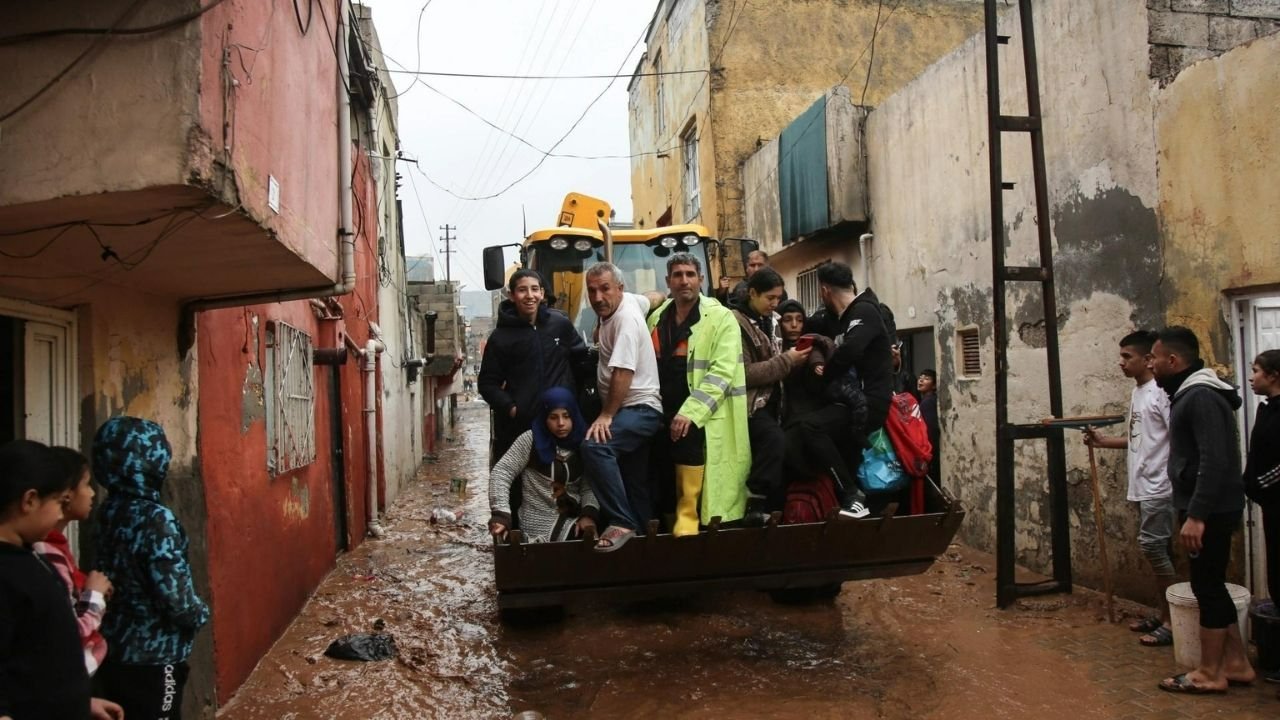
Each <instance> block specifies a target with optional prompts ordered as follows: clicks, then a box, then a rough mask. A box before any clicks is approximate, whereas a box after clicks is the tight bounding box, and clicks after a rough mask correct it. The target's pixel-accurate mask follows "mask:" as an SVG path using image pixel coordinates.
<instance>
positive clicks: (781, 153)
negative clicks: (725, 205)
mask: <svg viewBox="0 0 1280 720" xmlns="http://www.w3.org/2000/svg"><path fill="white" fill-rule="evenodd" d="M901 6H902V0H898V2H896V3H895V4H894V6H893V7H892V8H890V9H889V12H888V13H887V14H886V15H885V16H884V20H883V21H882V22H880V23H878V25H879V27H884V26H885V25H887V24H889V20H891V19H892V18H893V15H894V13H896V12H897V11H898V8H899V7H901ZM876 32H877V30H875V29H873V31H872V37H873V38H874V37H875V34H876ZM870 49H871V43H870V42H868V43H867V45H866V46H864V47H863V48H862V52H860V53H858V56H857V57H856V58H854V60H853V62H852V63H850V65H849V69H848V70H846V71H845V73H844V75H843V76H841V78H840V79H839V80H838V81H836V83H835V85H836V86H839V85H843V84H844V82H845V81H846V80H847V79H848V78H849V76H850V75H851V74H853V71H854V69H855V68H856V67H857V66H858V62H859V61H860V60H862V58H863V57H864V56H865V55H866V54H867V52H868V51H869V50H870ZM818 117H819V116H818V115H814V116H813V117H812V118H810V119H809V122H808V123H807V124H806V125H805V126H804V128H802V129H801V131H800V137H804V136H805V135H806V134H807V133H808V132H809V129H810V128H812V127H813V124H814V122H815V121H816V120H817V119H818ZM779 137H781V135H779ZM794 148H795V144H794V143H793V144H792V145H791V146H790V147H786V148H784V147H781V143H779V148H778V162H777V163H774V165H773V167H772V168H771V169H770V170H769V172H767V173H765V174H764V177H762V178H760V181H759V182H757V183H756V184H755V186H754V187H752V188H751V190H750V191H748V192H746V193H744V194H743V196H742V200H741V202H742V203H743V204H744V206H745V203H746V202H747V201H748V200H750V199H753V198H754V197H755V196H756V194H757V193H759V192H760V190H761V189H762V188H764V186H765V183H767V182H769V180H770V179H772V178H773V177H775V176H777V174H778V169H779V167H781V164H782V161H783V160H785V159H786V158H788V157H790V156H791V153H792V152H793V151H794Z"/></svg>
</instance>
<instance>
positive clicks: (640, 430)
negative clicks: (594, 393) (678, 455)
mask: <svg viewBox="0 0 1280 720" xmlns="http://www.w3.org/2000/svg"><path fill="white" fill-rule="evenodd" d="M661 426H662V413H661V412H659V411H658V410H657V409H655V408H651V407H649V406H648V405H632V406H630V407H624V408H622V409H621V410H619V411H618V414H617V415H614V416H613V424H612V425H610V426H609V432H610V433H611V434H612V437H611V438H610V439H609V441H608V442H603V443H599V442H595V441H593V440H584V441H582V447H581V449H580V450H579V452H580V453H581V455H582V471H583V474H584V475H586V476H587V481H588V482H590V483H591V491H592V492H594V493H595V495H596V500H598V501H599V502H600V509H601V510H602V511H604V515H605V522H607V523H608V524H609V525H617V526H618V527H624V528H628V529H631V530H639V531H640V532H644V529H645V527H647V526H648V524H649V520H650V518H652V517H653V487H652V485H653V483H652V481H651V480H650V479H649V440H650V438H652V437H653V436H654V434H655V433H657V432H658V429H659V428H660V427H661Z"/></svg>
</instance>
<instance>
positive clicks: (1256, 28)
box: [1147, 0, 1280, 87]
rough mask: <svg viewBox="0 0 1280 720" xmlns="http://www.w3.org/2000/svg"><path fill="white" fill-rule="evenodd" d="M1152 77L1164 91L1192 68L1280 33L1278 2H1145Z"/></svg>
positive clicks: (1279, 6)
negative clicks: (1198, 63)
mask: <svg viewBox="0 0 1280 720" xmlns="http://www.w3.org/2000/svg"><path fill="white" fill-rule="evenodd" d="M1147 8H1148V15H1149V27H1148V34H1147V40H1148V42H1150V44H1151V77H1152V79H1154V80H1157V81H1159V83H1160V85H1161V87H1163V86H1165V85H1168V84H1169V82H1170V81H1172V80H1173V79H1174V78H1175V77H1177V75H1178V73H1180V72H1182V71H1183V70H1184V69H1185V68H1187V67H1188V66H1190V65H1191V64H1192V63H1195V62H1198V61H1200V60H1204V59H1206V58H1211V57H1214V56H1217V55H1220V54H1222V53H1223V52H1224V51H1226V50H1230V49H1231V48H1234V47H1237V46H1239V45H1243V44H1244V43H1247V42H1249V41H1251V40H1255V39H1257V38H1260V37H1264V36H1266V35H1270V34H1272V33H1275V32H1277V31H1280V0H1147Z"/></svg>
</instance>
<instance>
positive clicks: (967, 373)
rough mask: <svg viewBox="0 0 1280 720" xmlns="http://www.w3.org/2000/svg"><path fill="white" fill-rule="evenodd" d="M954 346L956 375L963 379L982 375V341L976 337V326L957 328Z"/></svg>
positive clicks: (971, 378) (972, 378)
mask: <svg viewBox="0 0 1280 720" xmlns="http://www.w3.org/2000/svg"><path fill="white" fill-rule="evenodd" d="M956 348H957V350H958V352H957V354H956V366H957V367H956V377H958V378H960V379H963V380H976V379H978V378H980V377H982V342H981V340H980V339H979V338H978V328H976V327H968V328H961V329H960V330H957V331H956Z"/></svg>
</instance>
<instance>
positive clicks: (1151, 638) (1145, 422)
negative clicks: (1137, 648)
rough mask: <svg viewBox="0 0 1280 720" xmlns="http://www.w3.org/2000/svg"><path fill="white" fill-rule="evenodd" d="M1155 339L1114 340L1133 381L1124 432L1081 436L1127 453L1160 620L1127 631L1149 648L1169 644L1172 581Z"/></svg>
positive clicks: (1164, 402) (1163, 406)
mask: <svg viewBox="0 0 1280 720" xmlns="http://www.w3.org/2000/svg"><path fill="white" fill-rule="evenodd" d="M1155 340H1156V337H1155V333H1153V332H1149V331H1145V330H1139V331H1136V332H1132V333H1130V334H1128V335H1126V336H1125V337H1124V338H1123V339H1122V340H1121V341H1120V371H1121V372H1123V373H1124V375H1125V377H1127V378H1132V379H1133V381H1134V383H1135V387H1134V388H1133V395H1132V397H1131V398H1130V400H1129V432H1128V434H1127V435H1126V436H1125V437H1104V436H1102V435H1099V434H1098V432H1097V431H1096V430H1094V429H1093V428H1090V429H1089V430H1088V431H1087V432H1085V436H1084V442H1085V444H1086V445H1092V446H1093V447H1100V448H1116V449H1125V448H1128V450H1129V458H1128V465H1129V495H1128V498H1129V500H1130V501H1132V502H1136V503H1138V517H1139V529H1138V546H1139V547H1140V548H1141V549H1142V554H1143V555H1144V556H1146V558H1147V562H1149V563H1150V564H1151V569H1152V570H1154V571H1155V590H1156V591H1157V607H1158V608H1159V609H1160V617H1158V618H1157V617H1149V618H1145V619H1143V620H1140V621H1137V622H1134V623H1130V625H1129V629H1130V630H1133V631H1134V632H1141V633H1146V634H1145V635H1143V636H1142V637H1141V638H1139V641H1140V642H1141V643H1142V644H1143V645H1147V646H1150V647H1156V646H1160V645H1172V644H1173V630H1172V629H1171V628H1170V626H1169V603H1168V601H1167V600H1166V599H1165V591H1166V590H1168V589H1169V586H1170V585H1172V584H1173V583H1174V582H1176V581H1177V576H1176V574H1175V573H1174V569H1173V557H1172V538H1173V528H1174V526H1175V521H1176V513H1175V511H1174V508H1173V485H1172V484H1171V483H1170V482H1169V470H1168V465H1169V395H1168V394H1167V393H1166V392H1165V391H1164V390H1162V389H1161V388H1160V387H1159V386H1158V385H1156V381H1155V376H1154V375H1152V373H1151V368H1150V367H1149V364H1148V363H1149V362H1150V357H1151V346H1152V345H1154V344H1155Z"/></svg>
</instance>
